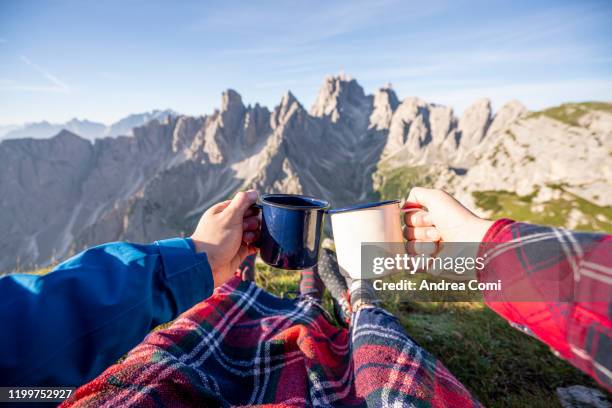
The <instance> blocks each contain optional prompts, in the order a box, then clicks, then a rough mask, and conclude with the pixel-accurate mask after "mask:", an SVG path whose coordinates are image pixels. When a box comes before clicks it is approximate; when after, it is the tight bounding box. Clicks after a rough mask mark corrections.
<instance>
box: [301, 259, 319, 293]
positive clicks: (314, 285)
mask: <svg viewBox="0 0 612 408" xmlns="http://www.w3.org/2000/svg"><path fill="white" fill-rule="evenodd" d="M324 290H325V286H323V282H322V281H321V278H320V277H319V274H318V272H317V266H316V265H315V267H314V268H313V269H304V270H302V271H301V272H300V296H308V297H311V298H314V299H315V300H321V299H322V298H323V291H324Z"/></svg>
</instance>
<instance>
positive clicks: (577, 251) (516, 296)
mask: <svg viewBox="0 0 612 408" xmlns="http://www.w3.org/2000/svg"><path fill="white" fill-rule="evenodd" d="M483 241H484V242H485V244H483V245H482V246H481V255H484V254H486V255H487V258H488V261H487V263H486V266H485V268H484V269H483V271H482V273H481V274H480V276H479V280H480V281H485V282H497V281H498V279H501V280H502V281H503V290H502V291H501V292H495V291H488V292H485V293H484V297H485V301H486V303H487V305H488V306H489V307H491V308H492V309H493V310H494V311H495V312H497V313H498V314H500V315H501V316H502V317H504V318H505V319H507V320H508V321H509V322H510V323H511V324H512V325H513V326H514V327H516V328H518V329H519V330H522V331H524V332H525V333H528V334H530V335H533V336H535V337H536V338H538V339H540V340H541V341H542V342H544V343H546V344H547V345H549V346H550V347H551V348H553V349H554V350H555V352H556V353H558V355H559V356H560V357H562V358H564V359H566V360H568V361H569V362H570V363H571V364H573V365H574V366H575V367H577V368H579V369H580V370H582V371H584V372H585V373H587V374H589V375H590V376H591V377H593V378H594V379H595V380H597V381H598V382H599V383H600V384H601V385H602V386H604V387H605V388H607V389H608V390H609V391H612V341H611V336H612V303H611V302H610V299H612V293H611V291H612V236H610V235H604V234H592V233H577V232H572V231H568V230H564V229H558V228H550V227H541V226H536V225H530V224H524V223H518V222H513V221H511V220H507V219H503V220H499V221H497V222H496V223H495V224H494V225H493V226H492V227H491V229H489V231H488V233H487V235H486V236H485V238H484V240H483Z"/></svg>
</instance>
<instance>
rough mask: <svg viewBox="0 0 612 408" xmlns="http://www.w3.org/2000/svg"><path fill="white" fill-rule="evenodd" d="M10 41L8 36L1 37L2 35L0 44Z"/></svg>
mask: <svg viewBox="0 0 612 408" xmlns="http://www.w3.org/2000/svg"><path fill="white" fill-rule="evenodd" d="M7 42H8V40H7V39H6V38H1V37H0V44H6V43H7Z"/></svg>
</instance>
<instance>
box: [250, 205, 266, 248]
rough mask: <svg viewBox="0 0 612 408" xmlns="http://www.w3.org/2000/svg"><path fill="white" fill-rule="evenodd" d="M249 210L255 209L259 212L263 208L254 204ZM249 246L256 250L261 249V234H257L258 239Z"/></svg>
mask: <svg viewBox="0 0 612 408" xmlns="http://www.w3.org/2000/svg"><path fill="white" fill-rule="evenodd" d="M250 208H257V209H258V210H259V211H260V212H261V210H262V209H263V206H262V205H261V204H259V203H255V204H253V205H252V206H251V207H250ZM249 245H250V246H252V247H255V248H258V249H259V248H261V233H260V234H259V237H258V238H257V239H256V240H255V241H253V242H251V243H250V244H249Z"/></svg>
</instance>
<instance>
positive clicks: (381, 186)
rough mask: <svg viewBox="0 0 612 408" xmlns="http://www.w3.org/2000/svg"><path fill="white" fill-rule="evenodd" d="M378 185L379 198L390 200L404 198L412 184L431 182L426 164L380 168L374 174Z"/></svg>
mask: <svg viewBox="0 0 612 408" xmlns="http://www.w3.org/2000/svg"><path fill="white" fill-rule="evenodd" d="M374 178H375V179H376V183H375V184H377V185H378V190H377V192H378V194H379V199H381V200H392V199H397V198H405V197H406V196H407V195H408V192H409V191H410V189H412V187H414V186H425V185H430V184H432V183H433V178H432V176H431V175H430V174H429V173H428V171H427V167H426V166H414V167H398V168H394V169H386V168H384V167H383V168H380V169H378V171H377V172H376V174H375V175H374Z"/></svg>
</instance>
